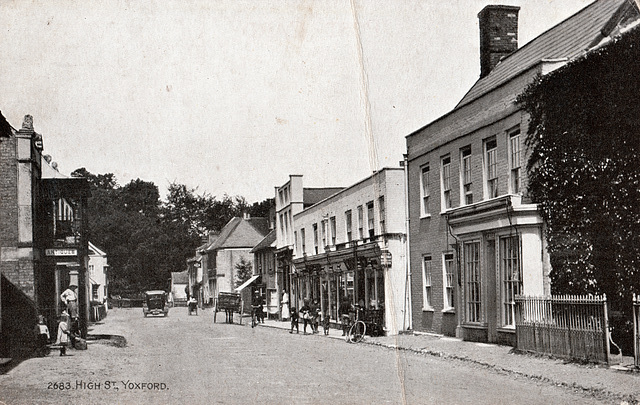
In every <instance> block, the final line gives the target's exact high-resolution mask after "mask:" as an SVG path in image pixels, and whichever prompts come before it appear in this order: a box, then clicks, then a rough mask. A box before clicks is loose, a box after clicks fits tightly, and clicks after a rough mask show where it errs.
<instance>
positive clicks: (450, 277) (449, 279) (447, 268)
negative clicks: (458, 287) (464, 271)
mask: <svg viewBox="0 0 640 405" xmlns="http://www.w3.org/2000/svg"><path fill="white" fill-rule="evenodd" d="M454 271H455V269H454V261H453V253H445V254H444V308H445V309H453V308H455V295H454V281H455V273H454Z"/></svg>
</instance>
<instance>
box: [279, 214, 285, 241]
mask: <svg viewBox="0 0 640 405" xmlns="http://www.w3.org/2000/svg"><path fill="white" fill-rule="evenodd" d="M280 234H281V235H282V237H283V238H284V215H283V214H280Z"/></svg>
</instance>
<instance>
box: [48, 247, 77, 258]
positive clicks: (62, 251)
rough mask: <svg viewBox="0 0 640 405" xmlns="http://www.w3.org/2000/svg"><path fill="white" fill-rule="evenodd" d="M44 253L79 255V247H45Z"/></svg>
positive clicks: (50, 254) (49, 254)
mask: <svg viewBox="0 0 640 405" xmlns="http://www.w3.org/2000/svg"><path fill="white" fill-rule="evenodd" d="M44 254H45V255H47V256H77V255H78V249H59V248H57V249H45V251H44Z"/></svg>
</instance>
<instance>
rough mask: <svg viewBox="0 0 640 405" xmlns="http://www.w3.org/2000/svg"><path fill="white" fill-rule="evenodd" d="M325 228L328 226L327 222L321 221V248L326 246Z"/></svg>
mask: <svg viewBox="0 0 640 405" xmlns="http://www.w3.org/2000/svg"><path fill="white" fill-rule="evenodd" d="M327 228H328V224H327V220H326V219H325V220H323V221H322V229H321V232H322V247H325V246H327Z"/></svg>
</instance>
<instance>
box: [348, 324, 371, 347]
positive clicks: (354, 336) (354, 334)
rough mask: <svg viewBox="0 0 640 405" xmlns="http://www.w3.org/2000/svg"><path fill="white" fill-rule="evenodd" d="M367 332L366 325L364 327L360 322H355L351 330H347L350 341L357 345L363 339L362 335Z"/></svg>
mask: <svg viewBox="0 0 640 405" xmlns="http://www.w3.org/2000/svg"><path fill="white" fill-rule="evenodd" d="M366 332H367V325H365V323H364V322H362V321H357V322H356V323H354V324H353V326H352V327H351V329H350V330H349V336H350V337H351V341H352V342H353V343H358V342H359V341H361V340H362V338H363V337H364V334H365V333H366Z"/></svg>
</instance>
